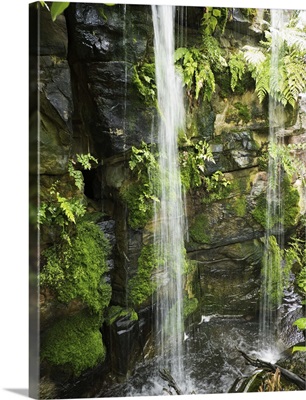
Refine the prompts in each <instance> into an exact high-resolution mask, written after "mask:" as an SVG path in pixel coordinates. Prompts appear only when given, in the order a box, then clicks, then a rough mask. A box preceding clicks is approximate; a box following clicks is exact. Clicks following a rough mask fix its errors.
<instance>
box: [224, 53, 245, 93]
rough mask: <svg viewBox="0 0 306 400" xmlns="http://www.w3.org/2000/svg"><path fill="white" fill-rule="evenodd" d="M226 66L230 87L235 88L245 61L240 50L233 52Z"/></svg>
mask: <svg viewBox="0 0 306 400" xmlns="http://www.w3.org/2000/svg"><path fill="white" fill-rule="evenodd" d="M228 66H229V68H230V72H231V89H232V91H234V90H235V88H236V86H237V83H238V81H239V80H241V79H242V77H243V75H244V73H245V69H246V62H245V59H244V56H243V53H242V52H239V53H237V54H233V55H232V56H231V58H230V60H229V62H228Z"/></svg>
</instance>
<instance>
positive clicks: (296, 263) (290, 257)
mask: <svg viewBox="0 0 306 400" xmlns="http://www.w3.org/2000/svg"><path fill="white" fill-rule="evenodd" d="M285 262H286V265H287V268H289V269H290V270H292V269H293V267H296V268H297V269H298V271H299V273H298V275H297V284H298V286H299V287H300V289H301V290H302V292H304V294H306V246H305V241H304V240H302V239H298V238H293V239H292V240H291V242H290V243H289V246H288V248H287V249H285Z"/></svg>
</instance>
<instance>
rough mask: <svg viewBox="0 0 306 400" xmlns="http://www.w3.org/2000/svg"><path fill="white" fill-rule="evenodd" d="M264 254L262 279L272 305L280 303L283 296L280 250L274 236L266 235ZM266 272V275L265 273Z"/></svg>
mask: <svg viewBox="0 0 306 400" xmlns="http://www.w3.org/2000/svg"><path fill="white" fill-rule="evenodd" d="M265 246H266V247H265V254H264V257H263V269H262V276H263V280H265V281H266V282H267V285H266V291H267V293H266V294H268V296H269V299H270V302H271V304H272V305H274V306H277V305H279V304H280V303H281V300H282V297H283V287H284V285H283V284H280V281H283V274H282V269H281V265H282V251H281V249H280V247H279V245H278V243H277V240H276V238H275V236H273V235H271V236H269V237H268V240H267V242H266V243H265ZM266 272H267V275H265V274H266Z"/></svg>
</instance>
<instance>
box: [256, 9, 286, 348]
mask: <svg viewBox="0 0 306 400" xmlns="http://www.w3.org/2000/svg"><path fill="white" fill-rule="evenodd" d="M271 27H272V30H271V34H272V49H271V67H270V86H271V85H273V84H275V82H277V85H278V86H281V85H280V80H281V76H280V75H279V68H278V64H279V58H280V54H281V49H282V46H283V43H282V40H280V35H279V34H278V32H279V31H281V30H282V29H283V27H284V15H283V10H271ZM282 125H283V124H282V118H280V115H279V112H278V107H277V101H276V100H275V99H274V98H273V97H272V96H270V98H269V126H270V128H269V145H270V148H271V149H272V150H271V152H270V155H269V164H268V187H267V207H266V233H265V238H264V245H265V253H264V259H263V270H262V286H261V307H260V325H259V330H260V340H259V348H260V350H261V352H262V353H263V354H272V353H274V351H275V350H276V338H277V337H278V332H277V326H278V321H279V318H280V314H279V309H280V305H281V302H282V291H283V284H282V260H281V258H280V257H277V255H276V253H275V249H276V246H279V247H280V248H282V247H283V243H284V209H283V199H282V194H281V187H282V179H283V172H282V160H281V158H280V157H279V155H278V154H277V147H278V146H282V145H283V144H284V138H283V137H282V136H281V135H278V132H280V131H282V129H283V126H282Z"/></svg>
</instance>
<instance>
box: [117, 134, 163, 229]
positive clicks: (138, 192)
mask: <svg viewBox="0 0 306 400" xmlns="http://www.w3.org/2000/svg"><path fill="white" fill-rule="evenodd" d="M129 166H130V170H131V171H132V173H133V179H132V180H131V181H129V182H127V183H126V184H125V185H123V186H122V187H121V191H120V194H121V196H122V199H123V200H124V201H125V202H126V203H127V206H128V210H129V215H128V222H129V225H130V226H131V228H133V229H138V228H143V227H144V226H145V224H146V223H147V222H148V221H149V220H150V218H152V217H153V212H154V204H157V203H159V199H158V194H159V187H160V178H159V166H158V161H157V153H156V151H155V150H154V145H148V144H146V143H144V142H142V144H141V147H139V148H136V147H134V146H133V147H132V154H131V158H130V161H129Z"/></svg>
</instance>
